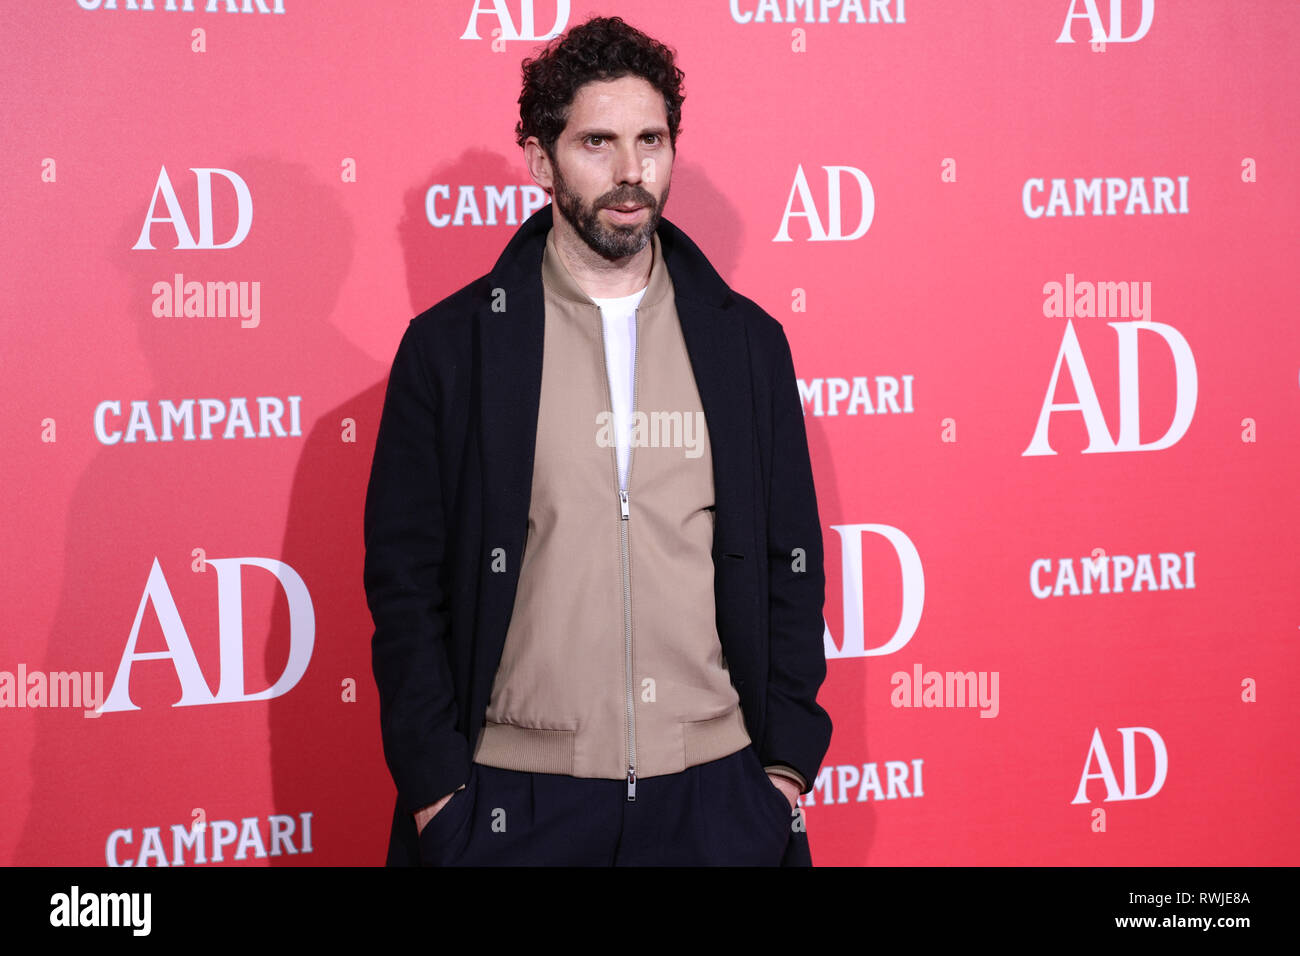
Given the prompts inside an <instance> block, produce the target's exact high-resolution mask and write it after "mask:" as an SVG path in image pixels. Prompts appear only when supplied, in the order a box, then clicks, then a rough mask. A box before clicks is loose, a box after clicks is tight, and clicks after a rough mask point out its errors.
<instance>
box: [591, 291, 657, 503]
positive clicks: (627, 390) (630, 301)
mask: <svg viewBox="0 0 1300 956" xmlns="http://www.w3.org/2000/svg"><path fill="white" fill-rule="evenodd" d="M646 288H649V286H647V287H646ZM645 293H646V290H645V289H642V290H641V291H640V292H634V293H632V295H625V296H623V297H622V298H618V299H597V298H595V297H594V296H593V297H592V300H591V301H593V302H595V303H596V304H597V305H598V306H600V315H601V320H602V322H603V323H604V327H605V368H606V369H607V371H608V374H609V394H610V397H611V399H612V402H613V412H614V436H615V441H616V446H615V448H616V454H617V458H618V482H619V488H620V489H622V490H623V491H626V490H627V462H628V446H629V445H630V444H631V438H632V380H633V374H634V372H635V369H634V367H633V357H634V355H635V350H636V309H637V306H638V305H640V304H641V298H642V296H644V295H645Z"/></svg>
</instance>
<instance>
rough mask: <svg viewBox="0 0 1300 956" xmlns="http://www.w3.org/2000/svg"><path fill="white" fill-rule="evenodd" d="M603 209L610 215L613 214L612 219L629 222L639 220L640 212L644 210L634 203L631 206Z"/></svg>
mask: <svg viewBox="0 0 1300 956" xmlns="http://www.w3.org/2000/svg"><path fill="white" fill-rule="evenodd" d="M605 208H606V209H607V210H609V212H610V213H611V214H613V217H614V219H616V220H619V221H625V222H631V221H633V220H635V219H637V218H639V216H640V213H641V210H642V209H644V208H645V206H642V205H639V204H635V203H634V204H631V205H623V206H606V207H605Z"/></svg>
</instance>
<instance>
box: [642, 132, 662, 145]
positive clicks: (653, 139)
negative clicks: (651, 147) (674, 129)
mask: <svg viewBox="0 0 1300 956" xmlns="http://www.w3.org/2000/svg"><path fill="white" fill-rule="evenodd" d="M645 138H646V140H648V141H649V142H650V143H651V144H655V143H658V142H659V134H658V133H646V134H645Z"/></svg>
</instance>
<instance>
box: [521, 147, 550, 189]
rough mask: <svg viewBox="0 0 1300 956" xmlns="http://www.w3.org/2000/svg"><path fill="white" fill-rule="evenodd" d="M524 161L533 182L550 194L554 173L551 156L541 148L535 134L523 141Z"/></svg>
mask: <svg viewBox="0 0 1300 956" xmlns="http://www.w3.org/2000/svg"><path fill="white" fill-rule="evenodd" d="M524 162H525V163H526V164H527V165H528V175H530V176H532V177H533V182H535V183H537V185H539V186H541V187H542V189H544V190H545V191H546V194H547V195H548V196H550V195H552V192H551V191H552V189H553V188H554V173H553V172H552V168H551V158H550V157H549V156H547V155H546V150H544V149H542V144H541V142H540V141H539V140H538V139H537V137H536V136H530V137H528V139H526V140H525V141H524Z"/></svg>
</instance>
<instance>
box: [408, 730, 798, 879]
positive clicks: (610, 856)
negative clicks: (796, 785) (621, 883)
mask: <svg viewBox="0 0 1300 956" xmlns="http://www.w3.org/2000/svg"><path fill="white" fill-rule="evenodd" d="M420 861H421V863H422V864H423V865H425V866H812V857H811V854H810V852H809V848H808V835H807V833H806V832H805V831H804V828H803V820H802V816H801V811H798V810H796V811H793V812H792V811H791V809H790V802H789V800H788V799H787V798H786V796H785V794H784V793H782V792H781V791H780V790H779V789H778V788H777V787H776V786H775V785H774V784H773V783H772V781H771V780H770V779H769V778H768V776H767V773H766V772H765V771H764V770H763V767H762V764H761V763H760V761H759V759H758V754H757V753H756V752H755V750H754V748H753V745H752V744H751V745H749V746H746V747H745V748H744V749H743V750H738V751H736V752H735V753H734V754H731V755H730V756H728V757H722V758H720V759H718V760H714V761H710V762H709V763H705V764H700V765H698V766H695V767H690V768H688V769H686V770H684V771H682V772H681V773H675V774H667V775H664V776H658V777H647V778H644V779H640V780H638V781H637V784H636V800H635V801H629V800H628V799H627V783H626V782H625V781H622V780H597V779H590V778H583V777H569V776H564V775H561V774H549V773H527V772H523V771H517V770H503V769H501V768H499V767H488V766H484V765H481V764H477V763H476V764H473V765H472V767H471V770H470V778H469V781H468V782H467V783H466V785H465V789H463V790H458V791H456V793H455V794H454V795H453V796H452V798H451V799H450V800H449V801H448V802H447V803H446V804H445V805H444V806H443V808H442V809H441V810H439V811H438V813H436V814H435V815H434V817H433V819H432V820H430V821H429V823H428V824H427V825H426V826H425V828H424V830H423V831H421V833H420Z"/></svg>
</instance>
